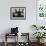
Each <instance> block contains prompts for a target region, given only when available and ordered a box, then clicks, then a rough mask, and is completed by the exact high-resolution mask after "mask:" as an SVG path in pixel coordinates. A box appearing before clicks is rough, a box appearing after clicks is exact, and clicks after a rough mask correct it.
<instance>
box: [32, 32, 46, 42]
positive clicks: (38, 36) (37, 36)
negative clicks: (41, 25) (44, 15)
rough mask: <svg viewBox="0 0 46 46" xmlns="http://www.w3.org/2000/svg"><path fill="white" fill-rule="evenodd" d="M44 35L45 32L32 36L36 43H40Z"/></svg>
mask: <svg viewBox="0 0 46 46" xmlns="http://www.w3.org/2000/svg"><path fill="white" fill-rule="evenodd" d="M45 34H46V33H45V32H35V33H34V34H33V35H34V36H35V37H36V38H37V41H38V42H39V43H41V42H40V40H41V39H42V38H43V37H44V36H46V35H45ZM44 38H45V37H44Z"/></svg>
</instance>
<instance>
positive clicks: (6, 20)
mask: <svg viewBox="0 0 46 46" xmlns="http://www.w3.org/2000/svg"><path fill="white" fill-rule="evenodd" d="M10 7H26V20H10ZM32 24H36V0H0V34H2V33H4V32H8V31H9V30H8V31H7V29H9V28H11V27H16V26H17V27H19V31H20V32H29V33H30V35H31V36H32V32H33V31H32V29H31V25H32Z"/></svg>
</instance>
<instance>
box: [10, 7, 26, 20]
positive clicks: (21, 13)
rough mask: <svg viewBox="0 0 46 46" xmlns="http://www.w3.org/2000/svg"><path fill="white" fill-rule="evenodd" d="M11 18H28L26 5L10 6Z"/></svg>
mask: <svg viewBox="0 0 46 46" xmlns="http://www.w3.org/2000/svg"><path fill="white" fill-rule="evenodd" d="M10 19H11V20H25V19H26V7H11V8H10Z"/></svg>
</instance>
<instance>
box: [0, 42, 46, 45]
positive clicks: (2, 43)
mask: <svg viewBox="0 0 46 46" xmlns="http://www.w3.org/2000/svg"><path fill="white" fill-rule="evenodd" d="M0 46H4V43H3V42H2V43H1V42H0ZM7 46H15V43H12V42H10V43H8V45H7ZM24 46H25V45H24ZM30 46H37V43H34V42H32V43H30ZM42 46H46V43H44V45H42Z"/></svg>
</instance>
